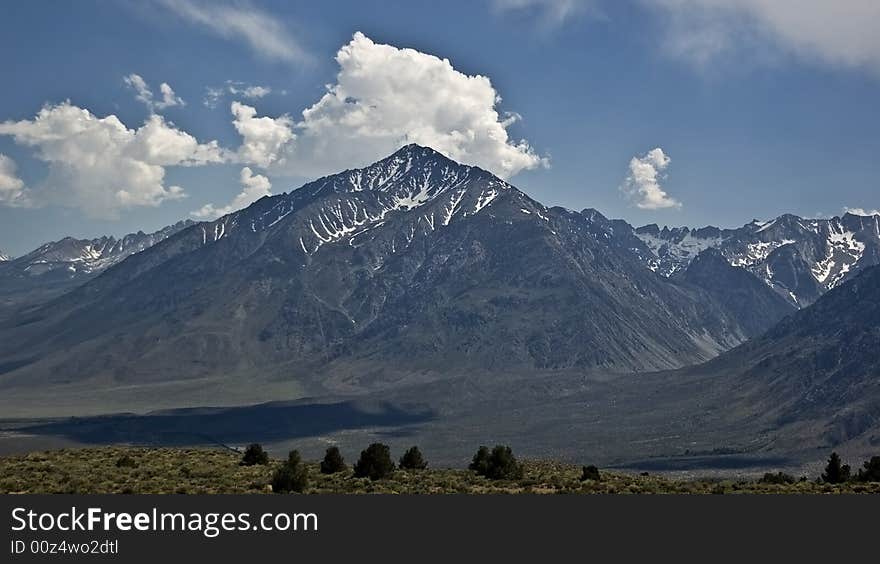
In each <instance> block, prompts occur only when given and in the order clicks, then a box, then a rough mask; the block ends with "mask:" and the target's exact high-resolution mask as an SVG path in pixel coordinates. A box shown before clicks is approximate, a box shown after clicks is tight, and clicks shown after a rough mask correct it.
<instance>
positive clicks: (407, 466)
mask: <svg viewBox="0 0 880 564" xmlns="http://www.w3.org/2000/svg"><path fill="white" fill-rule="evenodd" d="M241 464H242V465H244V466H253V465H258V464H260V465H267V464H269V455H268V454H267V453H266V451H265V450H263V447H262V446H261V445H259V444H256V443H254V444H252V445H250V446H248V447H247V449H245V451H244V454H243V456H242V459H241ZM427 467H428V461H427V460H425V457H424V456H423V455H422V452H421V450H420V449H419V447H418V446H413V447H410V448H409V449H407V451H406V452H404V453H403V455H402V456H401V457H400V458H399V459H398V461H397V463H395V462H394V460H393V459H392V457H391V448H390V447H389V446H388V445H386V444H382V443H373V444H371V445H370V446H368V447H367V448H366V449H364V450H363V451H361V454H360V457H359V458H358V460H357V462H356V463H355V464H354V466H353V467H352V470H353V475H354V477H356V478H368V479H370V480H383V479H386V478H390V477H391V476H392V475H393V474H394V472H395V471H397V470H404V471H409V472H416V471H421V470H425V469H426V468H427ZM347 470H348V465H347V464H346V462H345V459H344V458H343V456H342V453H341V452H340V451H339V448H338V447H335V446H331V447H329V448H328V449H327V451H326V453H325V454H324V459H323V460H321V464H320V471H321V473H322V474H336V473H338V472H345V471H347ZM468 470H470V471H472V472H474V473H476V474H477V475H479V476H483V477H485V478H487V479H489V480H521V479H523V477H524V476H523V475H524V471H523V466H522V464H521V463H519V462H518V461H517V459H516V457H515V456H514V454H513V450H512V449H511V448H510V447H509V446H504V445H495V447H493V448H492V449H490V448H489V447H486V446H481V447H480V448H479V449H477V452H476V453H475V454H474V456H473V459H472V460H471V463H470V464H469V465H468ZM580 479H581V481H587V480H594V481H601V480H602V475H601V473H600V472H599V469H598V468H597V467H596V466H594V465H589V466H583V467H582V474H581V477H580ZM807 480H808V478H807V477H806V476H802V477H801V478H799V479H798V478H795V477H794V476H792V475H791V474H787V473H785V472H768V473H766V474H764V476H763V477H762V478H761V479H760V480H759V482H761V483H766V484H794V483H796V482H798V481H802V482H803V481H807ZM854 481H857V482H880V456H874V457H872V458H870V459H869V460H866V461H865V462H864V464H863V465H862V468H860V469H859V470H858V471H857V472H856V473H853V472H852V469H851V467H850V466H849V465H848V464H844V463H843V461H842V460H841V458H840V456H839V455H838V454H837V453H836V452H832V453H831V456H830V457H829V458H828V463H827V464H826V466H825V470H824V472H823V473H822V475H821V476H820V477H819V478H817V479H816V482H817V483H825V484H844V483H847V482H854ZM308 487H309V474H308V471H307V469H306V466H305V463H304V462H303V460H302V458H301V456H300V454H299V451H297V450H292V451H290V453H289V454H288V456H287V460H285V461H284V462H282V463H281V464H280V465H279V466H278V468H277V469H276V470H275V472H274V474H273V476H272V491H274V492H276V493H289V492H302V491H305V490H306V489H307V488H308Z"/></svg>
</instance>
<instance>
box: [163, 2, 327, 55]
mask: <svg viewBox="0 0 880 564" xmlns="http://www.w3.org/2000/svg"><path fill="white" fill-rule="evenodd" d="M157 1H158V2H159V3H160V4H161V5H163V6H165V7H166V8H168V9H169V10H170V11H171V12H172V13H174V14H175V15H177V16H178V17H180V18H182V19H184V20H186V21H188V22H190V23H192V24H195V25H198V26H201V27H202V28H205V29H207V30H210V31H211V32H213V33H215V34H217V35H220V36H221V37H226V38H229V39H237V40H239V41H243V42H244V43H246V44H247V45H248V46H249V47H250V48H251V49H253V50H254V52H256V53H257V54H259V55H260V56H263V57H265V58H267V59H274V60H279V61H284V62H288V63H304V62H308V61H309V60H310V59H311V57H310V55H309V54H308V52H307V51H306V50H305V49H304V48H303V47H302V46H301V45H300V43H299V42H298V41H297V40H296V39H295V38H294V37H293V36H292V35H291V34H290V33H289V31H288V29H287V28H286V27H285V26H284V24H283V23H282V22H280V21H279V20H278V19H276V18H275V17H274V16H273V15H272V14H270V13H269V12H266V11H264V10H261V9H259V8H257V7H256V6H252V5H250V4H249V3H235V4H231V3H229V2H224V1H214V2H204V1H201V0H157Z"/></svg>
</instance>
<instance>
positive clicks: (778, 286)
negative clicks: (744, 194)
mask: <svg viewBox="0 0 880 564" xmlns="http://www.w3.org/2000/svg"><path fill="white" fill-rule="evenodd" d="M634 234H635V235H636V236H637V237H638V238H639V239H640V240H641V241H642V242H643V243H644V244H645V246H646V247H647V248H648V249H649V250H650V252H651V254H650V255H649V256H643V255H642V254H639V256H640V258H641V259H642V261H643V262H644V263H645V264H646V266H647V267H648V268H650V269H651V270H653V271H655V272H657V273H659V274H662V275H663V276H672V275H674V274H675V273H676V272H679V271H681V270H683V269H685V268H687V267H688V265H689V264H690V263H691V261H693V259H694V257H696V256H697V255H698V254H700V253H701V252H703V251H705V250H706V249H708V248H717V249H718V250H719V251H720V252H721V254H722V255H723V256H724V257H725V258H726V259H727V261H728V262H729V263H730V264H731V265H732V266H737V267H742V268H745V269H746V270H749V271H750V272H752V273H753V274H754V275H755V276H757V277H758V278H759V279H761V280H763V281H764V282H765V283H766V284H767V285H768V286H770V287H771V288H773V289H774V290H776V291H777V292H779V293H780V294H782V295H783V296H784V297H786V299H789V300H790V301H791V302H792V303H794V304H797V305H798V306H799V307H802V306H804V305H808V304H809V303H812V301H813V300H815V298H816V297H818V295H821V294H822V293H824V292H825V291H828V290H830V289H832V288H835V287H837V286H839V285H840V284H841V283H843V282H844V281H846V280H848V279H849V278H851V277H852V275H853V274H854V273H856V272H857V271H859V270H861V269H862V268H864V267H866V266H871V265H874V264H878V263H880V215H874V216H859V215H854V214H849V213H848V214H845V215H844V216H842V217H833V218H830V219H804V218H801V217H797V216H794V215H790V214H785V215H781V216H779V217H777V218H775V219H772V220H769V221H759V220H754V221H752V222H750V223H748V224H746V225H744V226H743V227H740V228H738V229H718V228H715V227H705V228H702V229H695V230H692V229H689V228H687V227H676V228H668V227H664V228H663V229H660V228H659V227H657V226H656V225H646V226H644V227H640V228H638V229H635V230H634ZM801 272H805V273H808V274H806V276H807V277H808V278H810V280H805V279H804V278H803V275H801V274H800V273H801ZM817 292H818V293H817Z"/></svg>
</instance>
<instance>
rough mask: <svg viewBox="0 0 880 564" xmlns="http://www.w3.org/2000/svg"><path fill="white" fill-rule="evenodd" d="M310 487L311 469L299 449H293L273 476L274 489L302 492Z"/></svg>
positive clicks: (277, 490) (274, 490)
mask: <svg viewBox="0 0 880 564" xmlns="http://www.w3.org/2000/svg"><path fill="white" fill-rule="evenodd" d="M307 487H309V471H308V469H307V468H306V466H305V464H303V462H302V458H301V457H300V455H299V451H297V450H292V451H290V454H289V455H288V456H287V461H286V462H284V463H283V464H282V465H281V466H279V467H278V469H277V470H276V471H275V474H274V475H273V476H272V491H273V492H275V493H288V492H302V491H304V490H305V489H306V488H307Z"/></svg>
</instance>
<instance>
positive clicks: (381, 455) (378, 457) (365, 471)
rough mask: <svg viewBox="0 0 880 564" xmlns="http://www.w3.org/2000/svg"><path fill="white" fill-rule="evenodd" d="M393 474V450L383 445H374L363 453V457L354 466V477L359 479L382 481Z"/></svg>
mask: <svg viewBox="0 0 880 564" xmlns="http://www.w3.org/2000/svg"><path fill="white" fill-rule="evenodd" d="M392 472H394V463H393V462H392V461H391V450H390V449H389V448H388V445H383V444H382V443H373V444H371V445H370V446H368V447H367V450H364V451H361V457H360V459H359V460H358V461H357V464H355V465H354V475H355V476H357V477H358V478H369V479H371V480H381V479H382V478H387V477H388V476H390V475H391V473H392Z"/></svg>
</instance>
